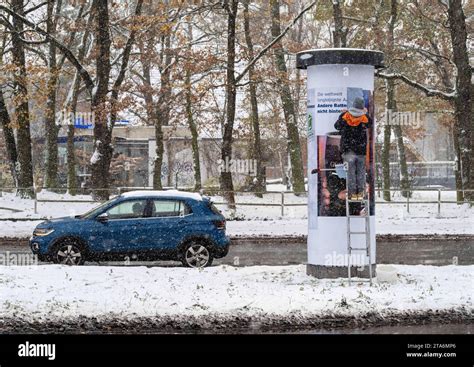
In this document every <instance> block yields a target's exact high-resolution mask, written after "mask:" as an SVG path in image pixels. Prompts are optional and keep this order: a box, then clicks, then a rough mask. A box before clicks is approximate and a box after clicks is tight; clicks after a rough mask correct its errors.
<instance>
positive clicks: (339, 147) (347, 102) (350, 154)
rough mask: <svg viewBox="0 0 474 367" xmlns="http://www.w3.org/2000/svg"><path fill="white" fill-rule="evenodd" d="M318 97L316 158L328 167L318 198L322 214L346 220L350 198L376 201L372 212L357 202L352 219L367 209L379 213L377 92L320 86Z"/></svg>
mask: <svg viewBox="0 0 474 367" xmlns="http://www.w3.org/2000/svg"><path fill="white" fill-rule="evenodd" d="M315 96H316V101H315V108H314V122H313V123H314V124H315V126H316V129H315V133H316V137H315V138H316V141H317V144H316V149H317V154H315V156H317V159H318V162H317V166H318V168H319V169H323V170H322V171H320V173H319V175H318V183H317V185H316V187H317V190H318V192H317V195H314V196H316V197H317V203H318V205H317V208H318V216H319V217H338V216H345V215H346V200H345V198H346V195H349V197H350V198H351V199H354V200H356V199H362V198H367V197H368V198H369V199H370V203H369V208H365V206H364V204H361V203H351V204H350V207H349V213H350V214H351V215H363V214H365V211H366V210H370V215H374V214H375V200H374V199H375V198H374V185H375V180H374V173H375V164H374V160H373V157H374V154H373V149H374V124H373V112H374V101H373V94H372V92H371V91H370V90H365V89H362V88H357V87H341V88H334V87H330V88H316V90H315ZM344 163H346V166H344ZM344 167H346V169H345V168H344ZM346 180H348V182H346ZM347 188H349V192H347Z"/></svg>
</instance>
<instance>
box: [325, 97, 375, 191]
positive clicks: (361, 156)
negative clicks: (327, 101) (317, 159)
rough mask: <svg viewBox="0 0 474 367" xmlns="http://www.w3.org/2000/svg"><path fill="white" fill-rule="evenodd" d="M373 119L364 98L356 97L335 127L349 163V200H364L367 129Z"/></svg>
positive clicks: (344, 155)
mask: <svg viewBox="0 0 474 367" xmlns="http://www.w3.org/2000/svg"><path fill="white" fill-rule="evenodd" d="M371 127H372V119H371V118H370V116H369V115H368V114H367V109H366V108H365V106H364V99H362V98H360V97H356V98H355V99H354V102H353V104H352V106H351V107H350V108H349V110H347V111H344V112H343V113H341V114H340V115H339V118H338V119H337V121H336V123H335V124H334V128H335V129H336V130H338V131H340V133H341V144H340V151H341V155H342V159H343V160H344V163H346V164H347V166H348V168H347V180H348V185H347V186H348V190H349V192H348V193H347V195H349V200H363V199H364V196H365V195H364V192H365V181H366V178H365V175H366V169H365V158H366V152H367V140H368V139H367V130H368V129H370V128H371Z"/></svg>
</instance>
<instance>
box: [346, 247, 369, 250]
mask: <svg viewBox="0 0 474 367" xmlns="http://www.w3.org/2000/svg"><path fill="white" fill-rule="evenodd" d="M367 250H368V248H357V247H356V248H354V247H351V248H350V251H367Z"/></svg>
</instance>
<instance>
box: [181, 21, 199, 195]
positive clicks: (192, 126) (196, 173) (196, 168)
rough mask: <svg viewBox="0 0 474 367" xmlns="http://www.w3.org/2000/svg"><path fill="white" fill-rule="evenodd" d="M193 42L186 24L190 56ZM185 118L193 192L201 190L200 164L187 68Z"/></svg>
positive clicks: (187, 69)
mask: <svg viewBox="0 0 474 367" xmlns="http://www.w3.org/2000/svg"><path fill="white" fill-rule="evenodd" d="M192 40H193V28H192V24H191V22H189V23H188V42H189V47H188V52H189V54H190V55H191V51H192V46H191V42H192ZM185 85H186V117H187V120H188V126H189V130H190V131H191V146H192V151H193V171H194V191H199V190H201V187H202V185H201V163H200V161H199V142H198V136H199V134H198V131H197V127H196V123H195V121H194V117H193V106H192V86H191V70H190V68H189V67H187V68H186V80H185Z"/></svg>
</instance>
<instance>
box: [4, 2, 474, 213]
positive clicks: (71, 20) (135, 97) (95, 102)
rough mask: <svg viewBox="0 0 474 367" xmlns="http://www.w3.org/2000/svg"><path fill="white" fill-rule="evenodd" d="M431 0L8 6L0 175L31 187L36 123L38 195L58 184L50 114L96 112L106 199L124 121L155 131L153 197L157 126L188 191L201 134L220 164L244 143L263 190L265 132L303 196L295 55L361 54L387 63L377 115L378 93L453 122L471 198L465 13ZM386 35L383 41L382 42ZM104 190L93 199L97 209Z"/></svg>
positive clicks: (461, 180)
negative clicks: (180, 130)
mask: <svg viewBox="0 0 474 367" xmlns="http://www.w3.org/2000/svg"><path fill="white" fill-rule="evenodd" d="M316 3H317V4H316ZM394 3H396V4H397V5H398V8H397V18H396V20H394V18H393V17H391V12H392V11H393V6H392V5H393V4H394ZM432 3H433V2H430V6H427V1H425V0H413V1H408V2H405V1H404V2H399V1H395V0H392V1H379V0H354V1H351V2H344V1H332V0H331V1H329V0H320V1H318V2H313V1H309V0H308V1H302V0H291V1H285V2H282V1H277V0H272V2H268V1H261V0H239V1H238V0H225V1H216V2H212V1H211V2H186V1H169V2H161V1H150V0H143V1H141V0H123V1H112V0H50V1H47V2H44V3H41V2H38V3H37V4H36V3H30V2H27V1H25V0H7V1H5V2H4V3H2V4H1V5H0V41H1V43H0V68H1V70H2V74H1V75H0V119H1V123H2V127H3V138H4V141H5V146H6V150H7V159H8V166H9V167H10V172H11V176H12V177H13V178H14V183H15V184H17V186H18V187H24V188H29V187H32V186H33V166H32V156H31V132H30V130H31V129H37V126H35V125H41V129H43V131H44V137H45V141H46V147H45V151H46V152H47V154H45V165H44V166H43V167H44V170H45V172H44V176H45V181H44V185H45V186H46V187H48V188H54V187H55V186H57V185H58V181H57V177H58V164H57V159H58V158H57V149H58V147H57V137H58V128H57V126H56V122H57V121H56V120H57V119H56V118H55V116H57V113H58V112H59V111H61V110H63V109H65V110H67V111H72V112H74V111H77V112H79V111H78V110H81V109H86V110H91V111H93V112H94V114H95V126H94V146H95V153H94V155H93V159H92V160H91V162H90V169H91V173H92V181H91V184H92V188H95V189H108V188H109V185H110V177H109V173H110V166H111V161H112V159H113V158H112V157H113V150H114V147H113V139H112V131H113V126H114V122H115V120H117V119H120V117H121V116H122V115H123V113H125V112H126V113H127V114H133V115H135V116H136V117H137V120H138V121H139V123H140V124H143V125H152V126H154V127H155V131H156V133H155V139H156V141H157V150H156V159H155V162H154V165H155V171H154V187H155V188H158V189H159V188H161V187H162V184H161V167H162V164H163V153H164V148H163V140H164V135H163V129H164V127H165V126H167V127H173V126H184V127H187V128H188V129H189V131H190V135H191V137H192V144H191V145H192V153H193V154H192V159H193V168H194V178H195V181H196V184H195V187H194V188H195V189H196V190H198V189H200V187H201V184H202V183H201V178H200V159H199V153H200V151H199V140H198V137H199V135H201V134H208V135H209V136H222V142H221V143H220V149H221V158H222V159H225V158H226V157H229V158H231V157H232V154H233V149H232V147H233V144H234V139H235V137H236V136H238V137H239V139H240V138H244V139H247V140H248V157H249V158H252V159H256V160H257V162H258V167H259V169H258V175H257V177H256V180H255V183H254V187H255V191H256V192H259V193H261V192H263V191H264V189H265V188H264V187H263V173H262V167H264V166H265V161H264V154H262V146H261V145H262V139H266V138H271V137H272V136H275V134H276V135H278V136H280V137H281V138H283V139H285V140H286V143H287V144H286V152H284V154H283V160H284V165H285V166H289V167H291V175H290V180H291V184H292V188H293V190H294V191H304V172H303V164H302V161H303V160H302V156H301V142H300V140H301V139H300V138H301V137H302V136H304V134H305V106H304V100H305V98H304V95H305V89H304V78H305V75H304V73H300V72H299V71H297V70H295V67H294V53H296V52H298V51H301V50H303V49H307V48H321V47H361V48H371V49H380V50H382V51H386V53H387V55H388V56H389V58H388V59H387V60H388V61H389V63H388V65H387V66H388V68H387V69H386V70H383V71H381V72H380V73H379V74H380V77H381V78H382V77H383V78H384V79H381V78H379V80H378V81H377V91H379V92H382V93H378V95H376V97H377V101H378V104H379V105H383V104H384V103H385V101H384V100H385V94H386V92H387V90H388V91H389V92H390V91H391V92H390V93H389V95H391V96H392V97H391V98H392V102H391V103H392V105H393V103H394V102H396V104H397V107H398V109H399V110H401V109H416V110H423V109H427V108H430V109H432V106H433V105H436V106H442V109H443V110H450V111H452V112H453V113H452V116H453V118H452V126H453V131H454V135H455V145H456V151H457V156H458V158H459V159H458V162H459V170H458V171H457V176H456V182H457V187H458V188H459V189H461V188H464V189H469V188H470V189H472V188H474V184H473V182H474V177H473V175H474V173H473V172H474V170H472V169H470V166H471V163H470V162H471V161H472V159H473V158H472V154H473V153H472V149H471V148H472V137H473V134H472V132H471V130H472V119H468V117H466V116H471V115H472V84H470V83H471V81H470V79H469V78H470V75H472V69H471V68H472V67H471V66H470V65H469V59H468V55H467V48H466V36H467V35H468V30H469V29H466V27H465V24H466V22H465V17H466V14H464V12H469V11H471V13H469V14H468V15H471V17H472V10H469V9H467V8H465V9H463V8H462V6H461V1H460V0H450V1H449V2H448V3H449V4H450V7H449V8H448V7H447V6H446V5H444V4H445V3H446V2H443V1H439V2H436V4H432ZM391 20H392V23H391ZM390 24H391V25H390ZM463 24H464V28H463ZM288 25H290V26H289V27H288ZM390 29H392V31H393V32H392V31H391V30H390ZM390 32H392V33H393V42H388V41H387V40H389V39H390V37H391V36H390ZM471 37H472V36H471ZM463 44H464V46H463ZM466 60H467V61H466ZM456 75H457V77H456ZM468 79H469V80H468ZM384 80H385V81H384ZM433 91H434V92H433ZM438 92H439V93H438ZM382 96H383V97H382ZM407 96H411V97H412V98H411V100H410V98H407ZM428 97H429V98H428ZM32 106H34V107H32ZM275 108H277V110H275ZM469 108H470V109H469ZM38 111H42V112H43V115H42V116H40V117H38V116H37V113H38ZM276 112H277V113H276ZM275 113H276V115H275ZM447 123H449V122H447ZM269 124H271V126H269ZM395 133H396V134H397V137H398V138H397V141H399V142H400V144H402V145H403V139H402V138H403V136H402V135H405V134H412V133H416V132H410V131H395ZM67 141H68V189H69V190H70V192H71V193H74V191H75V166H74V162H75V159H74V129H73V128H71V127H69V128H68V129H67ZM303 142H304V140H303ZM399 159H400V161H401V162H403V159H404V157H403V156H400V157H399ZM461 163H462V164H461ZM387 185H388V187H389V186H390V183H387ZM220 187H221V190H222V191H223V192H228V193H227V195H226V198H227V200H228V202H229V203H230V205H231V206H232V204H233V203H234V198H233V195H232V191H234V183H233V178H232V174H231V173H230V172H222V173H221V177H220ZM108 192H109V191H108V190H105V191H103V192H102V193H101V192H100V191H98V192H97V193H96V194H97V196H98V197H100V198H105V197H107V196H108ZM25 193H26V194H30V193H31V192H29V191H28V190H27V191H25ZM467 196H469V195H467ZM459 198H460V199H463V197H462V194H461V196H460V197H459Z"/></svg>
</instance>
